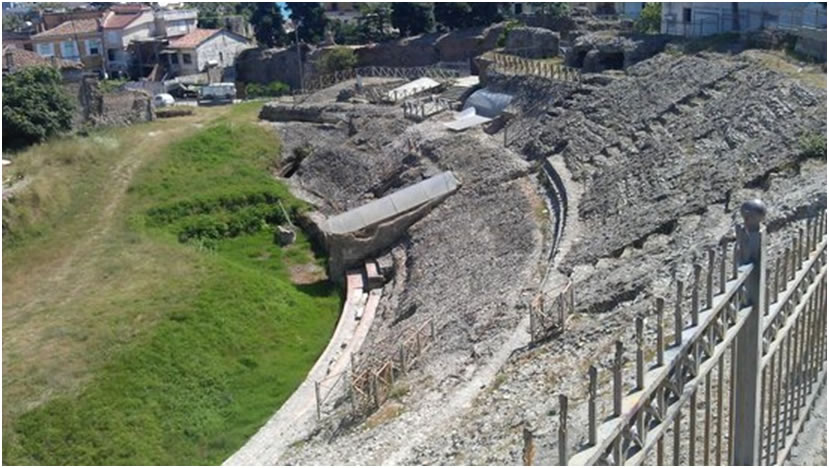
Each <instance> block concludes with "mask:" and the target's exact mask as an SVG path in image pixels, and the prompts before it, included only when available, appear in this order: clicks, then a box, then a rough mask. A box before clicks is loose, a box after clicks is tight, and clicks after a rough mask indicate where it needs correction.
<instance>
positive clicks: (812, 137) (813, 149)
mask: <svg viewBox="0 0 829 468" xmlns="http://www.w3.org/2000/svg"><path fill="white" fill-rule="evenodd" d="M800 155H801V156H802V157H804V158H825V157H826V135H821V134H820V133H810V134H807V135H803V136H802V137H801V138H800Z"/></svg>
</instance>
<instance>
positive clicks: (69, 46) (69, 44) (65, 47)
mask: <svg viewBox="0 0 829 468" xmlns="http://www.w3.org/2000/svg"><path fill="white" fill-rule="evenodd" d="M60 54H61V56H63V58H67V59H70V58H78V56H79V54H78V44H77V43H76V42H75V41H63V42H61V43H60Z"/></svg>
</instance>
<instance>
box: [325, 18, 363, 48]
mask: <svg viewBox="0 0 829 468" xmlns="http://www.w3.org/2000/svg"><path fill="white" fill-rule="evenodd" d="M328 24H329V25H330V26H329V27H330V28H331V32H332V33H333V34H334V42H336V43H337V44H348V45H355V44H361V43H362V36H361V34H360V28H359V26H357V25H356V24H352V23H346V22H344V21H340V20H333V21H330V22H329V23H328Z"/></svg>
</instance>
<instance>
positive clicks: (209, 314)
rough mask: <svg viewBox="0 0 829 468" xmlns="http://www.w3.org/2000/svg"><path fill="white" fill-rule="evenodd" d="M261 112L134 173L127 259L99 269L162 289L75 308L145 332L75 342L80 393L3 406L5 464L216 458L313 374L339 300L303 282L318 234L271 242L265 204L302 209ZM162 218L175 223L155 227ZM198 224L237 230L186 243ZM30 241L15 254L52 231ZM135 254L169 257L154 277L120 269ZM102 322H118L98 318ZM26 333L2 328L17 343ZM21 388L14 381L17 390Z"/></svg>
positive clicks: (166, 152)
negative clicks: (81, 357) (276, 164)
mask: <svg viewBox="0 0 829 468" xmlns="http://www.w3.org/2000/svg"><path fill="white" fill-rule="evenodd" d="M236 107H238V106H236ZM254 112H255V109H246V108H244V107H241V108H236V109H232V110H230V111H229V112H227V113H226V115H223V116H222V117H221V118H219V119H218V120H213V121H211V122H210V123H208V125H207V126H206V127H204V128H203V129H201V130H197V131H194V132H191V135H190V136H188V137H186V138H185V139H183V140H181V141H178V142H175V143H173V144H171V145H168V146H165V147H163V148H162V149H161V150H160V151H161V154H160V155H159V157H157V158H152V159H150V161H149V162H148V163H147V164H146V165H145V166H143V167H142V168H140V169H139V170H138V171H137V172H136V174H135V175H134V177H132V179H131V182H130V184H129V188H128V190H127V191H126V194H125V196H124V199H123V201H122V202H121V204H120V208H119V210H118V213H119V214H118V215H117V216H118V219H119V222H117V223H115V226H116V228H114V229H113V230H112V231H113V232H112V234H109V235H108V236H107V237H106V238H104V239H102V242H103V243H105V244H107V245H108V248H105V249H102V251H101V252H100V253H101V254H102V255H110V256H114V258H115V260H112V259H111V258H110V260H109V261H107V260H101V262H100V263H93V264H91V265H90V267H92V268H96V269H102V270H107V269H108V268H109V269H112V270H113V271H111V272H110V273H111V274H112V275H114V276H116V277H119V278H121V280H122V282H121V285H122V287H123V288H125V289H127V290H129V288H130V285H129V282H130V281H138V282H142V281H150V283H151V285H152V287H149V288H142V289H139V290H138V291H135V292H133V293H124V294H123V295H120V294H113V295H111V296H110V297H111V298H112V299H111V300H106V299H107V298H99V299H103V300H98V301H95V300H92V299H88V298H81V299H77V301H80V304H83V305H84V307H83V308H82V309H83V310H81V311H78V312H72V311H71V310H69V309H67V310H69V311H68V312H67V313H70V314H73V313H77V314H78V317H79V320H80V319H81V318H80V317H83V316H87V317H86V320H87V322H85V323H87V324H88V327H92V328H96V327H112V326H113V324H114V323H119V324H120V326H122V327H123V328H125V329H129V328H131V327H132V326H135V327H137V328H138V329H140V330H141V331H140V332H139V333H135V334H131V335H130V334H127V335H126V336H122V337H120V338H119V339H110V340H99V339H97V338H96V337H97V335H96V334H95V333H94V332H89V333H87V334H86V335H85V336H86V338H80V337H77V340H79V341H82V342H84V343H85V344H86V348H85V350H86V351H88V352H89V353H90V354H91V355H93V356H96V359H95V362H93V363H90V365H89V366H87V369H92V370H88V373H90V374H91V375H90V376H89V377H88V378H87V379H86V380H85V381H84V384H83V385H81V386H80V387H79V388H78V389H77V391H74V392H72V391H67V392H61V393H60V394H58V395H56V396H51V397H50V398H45V399H44V400H45V401H43V402H40V403H38V404H36V405H33V407H32V409H30V410H28V411H21V412H19V413H14V412H7V411H6V410H5V408H4V425H3V435H4V439H5V440H4V442H5V443H4V444H3V461H4V463H6V464H84V465H85V464H115V465H119V464H172V465H181V464H217V463H220V462H221V461H223V459H224V458H225V457H227V456H228V455H230V454H231V453H233V452H234V451H235V450H236V449H237V448H239V447H240V446H241V445H242V444H243V443H244V442H245V441H246V439H247V438H249V437H250V436H251V435H252V434H253V433H254V432H255V431H256V430H257V429H258V428H259V427H260V426H261V425H262V424H263V423H264V422H265V421H266V420H267V418H268V417H269V416H270V415H271V414H273V412H274V411H275V410H276V409H277V408H278V407H279V405H281V403H282V402H284V401H285V399H287V398H288V396H290V394H291V393H292V392H293V390H294V389H295V388H296V387H297V385H298V384H299V383H300V382H301V380H302V379H303V378H304V376H305V374H306V373H307V371H308V369H309V368H310V367H311V365H312V364H313V362H314V360H315V359H316V357H317V356H318V355H319V353H320V352H321V351H322V349H323V348H324V347H325V344H326V343H327V341H328V338H329V336H330V334H331V332H332V330H333V327H334V324H335V321H336V318H337V312H338V308H339V303H340V299H339V296H338V292H337V291H336V290H335V289H334V288H333V287H332V286H331V285H330V283H328V282H327V281H324V280H322V281H318V282H315V283H311V284H305V285H297V284H294V283H293V282H292V281H291V275H290V267H291V266H299V265H308V264H315V265H316V266H317V267H319V266H320V265H321V264H322V262H323V260H322V259H319V258H315V257H314V256H313V253H312V252H311V248H310V245H309V243H308V240H307V239H306V238H305V237H304V236H302V235H300V236H299V239H298V242H297V243H296V244H294V245H292V246H290V247H287V248H284V249H281V248H279V247H278V246H276V245H275V244H274V243H273V240H272V233H271V230H270V227H269V225H268V223H269V222H275V221H278V220H279V219H280V215H279V214H278V212H277V211H274V210H271V209H269V208H268V207H269V206H270V205H272V203H267V202H262V198H261V196H260V195H261V194H262V193H268V194H271V195H273V196H275V197H277V198H278V199H280V200H282V202H283V204H284V205H285V207H286V209H287V210H289V211H292V210H294V211H295V210H301V209H303V207H302V205H301V203H300V202H298V201H297V200H295V199H293V198H292V197H291V196H290V194H289V193H288V192H287V191H286V190H285V189H284V187H282V186H281V185H279V184H278V183H276V182H275V181H273V180H272V179H271V178H270V177H269V176H268V172H267V168H268V166H269V165H270V164H272V163H273V161H274V158H275V156H276V154H277V153H278V142H277V141H276V140H275V137H274V136H273V135H272V133H271V132H269V131H267V130H265V129H264V128H262V127H259V126H257V125H255V124H253V123H251V120H252V118H251V117H252V115H254ZM139 128H140V127H139ZM251 194H254V195H251ZM256 194H260V195H256ZM170 207H177V208H176V210H173V211H170V210H169V208H170ZM181 207H185V208H181ZM193 207H196V208H193ZM165 209H166V211H165ZM159 210H161V211H163V212H164V213H167V214H168V215H169V214H170V213H173V216H172V218H170V217H169V216H168V217H166V218H164V219H162V220H159V219H158V218H157V217H153V216H152V213H155V212H158V211H159ZM257 216H258V217H259V218H257ZM4 217H5V213H4ZM251 219H253V221H251ZM194 223H210V225H211V226H214V225H220V226H224V227H225V229H224V230H221V232H219V233H218V234H217V235H213V236H212V237H211V236H210V235H206V234H204V231H198V233H197V235H196V237H194V238H191V239H188V240H187V242H180V241H179V239H180V237H181V232H182V229H184V228H185V227H187V226H188V225H192V224H194ZM234 223H236V224H234ZM237 224H238V226H240V227H241V228H240V229H237V230H232V229H230V228H228V226H233V225H237ZM23 232H26V231H25V230H24V231H23ZM32 232H36V233H37V235H36V236H34V238H33V239H32V240H30V241H24V239H25V236H21V238H19V239H16V243H17V244H18V245H19V246H15V248H14V249H12V250H15V249H21V250H28V249H34V248H37V246H38V245H39V244H41V243H45V242H48V240H49V238H50V237H51V234H50V233H51V232H52V231H51V230H50V229H37V230H35V231H32ZM204 241H209V242H204ZM136 246H139V247H136ZM5 249H6V247H5V246H4V250H5ZM132 251H135V253H134V254H135V255H136V257H135V260H136V261H137V260H138V259H143V258H144V257H143V255H155V256H154V257H153V258H152V261H153V262H156V265H155V266H154V267H153V268H147V270H146V271H145V270H141V269H138V270H136V269H135V268H134V267H132V266H130V265H122V264H118V258H119V257H120V256H122V255H131V254H130V253H119V252H132ZM4 253H5V252H4ZM13 253H14V254H16V255H15V256H16V257H17V255H19V253H18V252H13ZM158 256H161V258H159V257H158ZM168 259H169V263H168ZM112 262H114V263H112ZM180 263H184V264H185V266H183V267H182V266H181V265H179V264H180ZM4 266H6V265H5V262H4ZM121 269H124V270H126V271H127V272H128V273H129V274H122V273H121ZM136 274H141V275H156V278H153V280H157V281H154V282H153V281H151V280H149V279H146V278H138V277H136ZM119 275H120V276H119ZM179 275H180V276H179ZM4 276H5V275H4ZM4 279H5V278H4ZM124 280H126V282H124ZM68 281H71V278H70V279H68ZM114 289H116V290H117V288H114ZM90 293H91V295H92V296H94V295H95V292H94V291H90ZM50 306H52V305H51V304H50ZM70 306H71V303H70ZM79 307H80V306H79ZM33 310H35V311H39V309H38V308H34V309H33ZM44 314H46V315H47V316H48V314H47V313H46V312H44ZM90 315H91V316H93V317H94V316H98V317H108V318H107V319H105V320H104V319H102V320H100V323H97V322H96V321H95V320H94V319H92V320H90V319H89V317H88V316H90ZM139 317H141V319H140V320H137V318H139ZM15 331H16V330H15V329H7V328H6V327H5V324H4V335H6V336H8V335H14V333H15ZM102 333H103V332H102ZM109 345H113V348H112V349H111V350H110V351H105V350H104V349H105V348H106V347H107V346H109ZM4 348H5V345H4ZM4 351H6V350H5V349H4ZM55 358H57V359H59V356H56V357H55ZM21 373H22V372H21ZM4 374H5V364H4ZM15 385H17V382H16V381H9V380H7V379H6V378H5V375H4V396H5V394H6V390H7V388H8V387H10V386H12V387H14V386H15ZM20 401H23V398H22V397H21V398H20ZM4 402H5V403H7V404H9V403H12V404H13V403H15V401H14V400H12V401H4ZM7 419H8V420H7Z"/></svg>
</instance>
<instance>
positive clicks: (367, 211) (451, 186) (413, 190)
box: [324, 171, 460, 234]
mask: <svg viewBox="0 0 829 468" xmlns="http://www.w3.org/2000/svg"><path fill="white" fill-rule="evenodd" d="M459 185H460V183H459V182H458V179H456V178H455V175H454V174H453V173H452V172H451V171H446V172H442V173H440V174H438V175H436V176H433V177H430V178H428V179H426V180H424V181H421V182H418V183H416V184H414V185H410V186H408V187H406V188H404V189H400V190H398V191H396V192H394V193H391V194H389V195H386V196H385V197H383V198H380V199H377V200H374V201H371V202H368V203H366V204H365V205H363V206H360V207H357V208H354V209H353V210H349V211H346V212H345V213H340V214H338V215H336V216H333V217H331V218H328V219H327V220H326V221H325V225H324V227H325V230H326V231H327V232H329V233H332V234H346V233H349V232H355V231H359V230H361V229H363V228H366V227H369V226H373V225H375V224H378V223H381V222H383V221H387V220H389V219H392V218H394V217H396V216H398V215H400V214H403V213H406V212H407V211H410V210H412V209H414V208H417V207H419V206H421V205H424V204H426V203H428V202H431V201H433V200H436V199H438V198H441V197H443V196H446V195H448V194H450V193H452V192H453V191H455V189H457V188H458V186H459Z"/></svg>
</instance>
